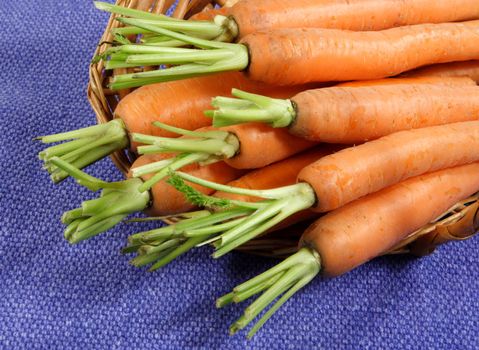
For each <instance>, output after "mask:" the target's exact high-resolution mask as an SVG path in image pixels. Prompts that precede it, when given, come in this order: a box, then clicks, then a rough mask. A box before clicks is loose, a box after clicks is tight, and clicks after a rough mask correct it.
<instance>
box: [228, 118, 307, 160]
mask: <svg viewBox="0 0 479 350" xmlns="http://www.w3.org/2000/svg"><path fill="white" fill-rule="evenodd" d="M220 129H221V130H226V131H229V132H231V133H233V134H235V135H236V136H237V137H238V139H239V141H240V152H239V154H237V155H236V156H234V157H233V158H230V159H226V160H225V163H227V164H228V165H230V166H231V167H233V168H237V169H255V168H261V167H263V166H266V165H268V164H271V163H274V162H277V161H279V160H283V159H285V158H288V157H289V156H292V155H294V154H296V153H299V152H301V151H304V150H305V149H308V148H310V147H313V146H314V145H315V144H316V142H311V141H307V140H304V139H301V138H298V137H296V136H293V135H291V134H290V133H288V131H287V130H286V129H279V128H272V127H270V126H268V125H265V124H262V123H247V124H241V125H233V126H227V127H223V128H220Z"/></svg>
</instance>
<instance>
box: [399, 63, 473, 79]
mask: <svg viewBox="0 0 479 350" xmlns="http://www.w3.org/2000/svg"><path fill="white" fill-rule="evenodd" d="M404 76H406V77H426V76H436V77H469V78H471V79H472V80H474V81H475V82H476V83H479V61H466V62H451V63H443V64H436V65H432V66H427V67H422V68H418V69H416V70H413V71H411V72H406V73H404Z"/></svg>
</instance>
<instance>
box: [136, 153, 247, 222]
mask: <svg viewBox="0 0 479 350" xmlns="http://www.w3.org/2000/svg"><path fill="white" fill-rule="evenodd" d="M171 156H172V155H171V154H152V155H143V156H141V157H139V158H138V159H137V160H136V161H135V162H134V163H133V165H132V168H134V167H139V166H142V165H145V164H149V163H152V162H157V161H160V160H163V159H168V158H170V157H171ZM181 171H184V172H187V173H188V174H191V175H194V176H197V177H199V178H202V179H205V180H210V181H215V182H218V183H222V184H225V183H228V182H229V181H231V180H234V179H236V178H238V177H240V176H241V175H243V174H244V171H242V170H238V169H234V168H231V167H230V166H228V165H227V164H225V163H224V162H217V163H213V164H209V165H205V166H200V165H199V164H190V165H187V166H185V167H183V168H182V169H181ZM128 175H129V176H128V177H130V176H131V174H128ZM152 176H153V174H148V175H144V176H142V177H141V178H142V179H143V180H148V179H149V178H151V177H152ZM166 180H167V179H163V180H161V181H160V182H158V183H156V184H155V185H154V186H153V187H152V188H151V190H150V194H151V198H152V199H151V205H150V207H149V208H148V209H147V210H145V212H146V213H147V214H148V215H152V216H161V215H172V214H178V213H184V212H187V211H190V210H192V209H194V208H195V206H194V205H192V204H191V203H190V202H189V201H188V200H187V199H186V198H185V196H184V195H183V193H181V192H179V191H178V190H176V189H175V188H174V187H173V186H171V185H170V184H168V183H167V182H166ZM188 184H189V185H190V186H192V187H193V188H195V189H196V190H198V191H200V192H201V193H204V194H207V195H209V194H212V193H213V192H214V190H211V189H209V188H206V187H203V186H199V185H196V184H191V183H188Z"/></svg>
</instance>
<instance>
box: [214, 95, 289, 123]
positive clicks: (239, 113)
mask: <svg viewBox="0 0 479 350" xmlns="http://www.w3.org/2000/svg"><path fill="white" fill-rule="evenodd" d="M231 94H232V95H233V96H234V97H236V98H230V97H222V96H218V97H215V98H213V100H212V102H211V105H212V106H213V107H216V108H217V109H215V110H208V111H205V115H207V116H209V117H212V118H213V126H216V127H220V126H226V125H233V124H241V123H249V122H260V123H268V124H269V125H271V126H272V127H274V128H283V127H287V126H289V125H290V124H292V123H293V121H294V119H295V118H296V109H295V104H294V103H293V102H292V101H291V100H288V99H277V98H271V97H267V96H263V95H257V94H252V93H249V92H246V91H241V90H239V89H232V90H231Z"/></svg>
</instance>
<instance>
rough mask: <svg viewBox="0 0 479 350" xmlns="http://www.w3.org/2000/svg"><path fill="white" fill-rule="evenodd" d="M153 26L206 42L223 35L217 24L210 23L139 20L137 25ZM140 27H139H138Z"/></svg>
mask: <svg viewBox="0 0 479 350" xmlns="http://www.w3.org/2000/svg"><path fill="white" fill-rule="evenodd" d="M140 22H141V23H142V24H147V25H152V26H155V27H159V28H163V29H168V30H171V31H175V32H178V33H184V34H187V35H190V36H196V37H198V38H202V39H205V40H214V39H215V38H216V37H218V36H219V35H221V34H222V29H221V27H220V26H218V25H216V24H215V23H212V22H208V21H182V20H174V21H172V20H171V19H170V18H169V19H168V20H162V19H137V20H136V23H137V24H138V23H140ZM137 27H138V25H137Z"/></svg>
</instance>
